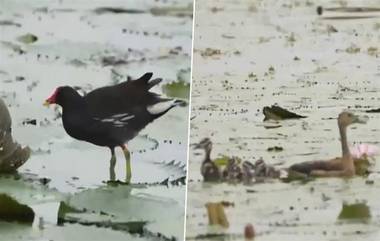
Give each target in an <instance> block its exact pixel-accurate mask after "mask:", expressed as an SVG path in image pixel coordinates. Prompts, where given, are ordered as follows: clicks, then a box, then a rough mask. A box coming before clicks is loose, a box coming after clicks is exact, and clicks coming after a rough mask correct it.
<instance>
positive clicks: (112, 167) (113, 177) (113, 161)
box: [110, 153, 116, 181]
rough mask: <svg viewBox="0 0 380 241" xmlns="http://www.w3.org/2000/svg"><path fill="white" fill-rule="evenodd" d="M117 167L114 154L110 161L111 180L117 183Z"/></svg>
mask: <svg viewBox="0 0 380 241" xmlns="http://www.w3.org/2000/svg"><path fill="white" fill-rule="evenodd" d="M115 165H116V156H115V154H114V153H113V154H112V156H111V160H110V180H111V181H115V179H116V174H115Z"/></svg>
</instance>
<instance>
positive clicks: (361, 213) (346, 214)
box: [338, 203, 371, 220]
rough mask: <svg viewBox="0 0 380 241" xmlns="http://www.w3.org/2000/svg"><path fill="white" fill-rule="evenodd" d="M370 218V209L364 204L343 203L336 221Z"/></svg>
mask: <svg viewBox="0 0 380 241" xmlns="http://www.w3.org/2000/svg"><path fill="white" fill-rule="evenodd" d="M369 218H371V211H370V208H369V207H368V205H367V204H366V203H354V204H347V203H343V205H342V210H341V211H340V213H339V216H338V219H341V220H344V219H357V220H358V219H369Z"/></svg>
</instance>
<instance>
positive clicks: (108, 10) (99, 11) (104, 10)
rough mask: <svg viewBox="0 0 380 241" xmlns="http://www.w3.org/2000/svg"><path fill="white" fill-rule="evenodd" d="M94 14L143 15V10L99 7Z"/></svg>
mask: <svg viewBox="0 0 380 241" xmlns="http://www.w3.org/2000/svg"><path fill="white" fill-rule="evenodd" d="M94 12H95V13H96V14H107V13H112V14H141V13H145V11H144V10H139V9H127V8H117V7H100V8H96V9H95V10H94Z"/></svg>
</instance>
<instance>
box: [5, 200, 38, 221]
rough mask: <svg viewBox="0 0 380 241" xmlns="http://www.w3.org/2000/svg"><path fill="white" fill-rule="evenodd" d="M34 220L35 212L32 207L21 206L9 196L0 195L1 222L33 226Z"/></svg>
mask: <svg viewBox="0 0 380 241" xmlns="http://www.w3.org/2000/svg"><path fill="white" fill-rule="evenodd" d="M33 219H34V212H33V210H32V209H31V208H30V207H28V206H27V205H24V204H20V203H19V202H17V201H16V200H15V199H13V198H11V197H10V196H8V195H7V194H4V193H0V220H4V221H8V222H14V221H16V222H21V223H30V224H31V223H32V222H33Z"/></svg>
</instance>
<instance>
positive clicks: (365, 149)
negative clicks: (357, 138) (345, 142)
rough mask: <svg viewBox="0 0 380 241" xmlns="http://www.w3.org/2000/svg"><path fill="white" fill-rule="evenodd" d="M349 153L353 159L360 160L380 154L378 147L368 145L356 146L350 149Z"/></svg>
mask: <svg viewBox="0 0 380 241" xmlns="http://www.w3.org/2000/svg"><path fill="white" fill-rule="evenodd" d="M350 152H351V155H352V157H353V158H355V159H362V158H368V157H373V156H375V155H377V154H379V153H380V149H379V147H377V146H375V145H370V144H358V145H354V146H351V147H350Z"/></svg>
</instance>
